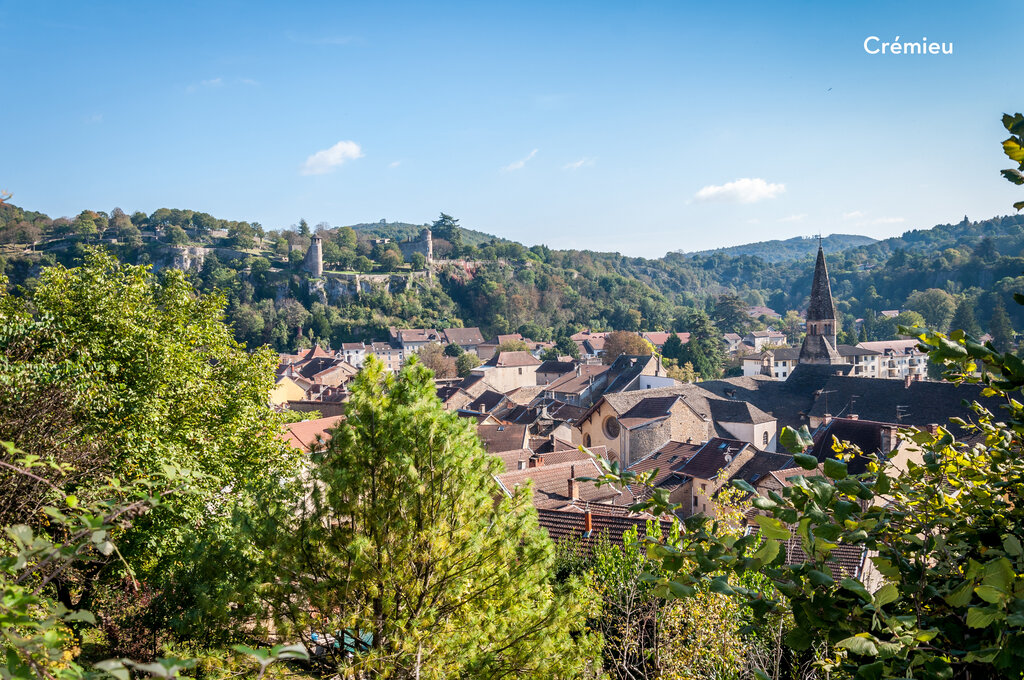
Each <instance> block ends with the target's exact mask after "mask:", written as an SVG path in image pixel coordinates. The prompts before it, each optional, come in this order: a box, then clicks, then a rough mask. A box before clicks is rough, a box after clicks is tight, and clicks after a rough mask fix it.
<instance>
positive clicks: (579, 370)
mask: <svg viewBox="0 0 1024 680" xmlns="http://www.w3.org/2000/svg"><path fill="white" fill-rule="evenodd" d="M582 372H583V367H582V366H581V365H580V364H576V377H577V378H578V377H580V375H581V374H582Z"/></svg>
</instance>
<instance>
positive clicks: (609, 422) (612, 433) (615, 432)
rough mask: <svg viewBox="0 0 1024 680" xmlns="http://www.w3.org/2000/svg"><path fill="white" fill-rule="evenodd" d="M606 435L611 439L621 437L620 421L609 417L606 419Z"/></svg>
mask: <svg viewBox="0 0 1024 680" xmlns="http://www.w3.org/2000/svg"><path fill="white" fill-rule="evenodd" d="M604 433H605V435H606V436H607V437H608V438H609V439H615V438H616V437H618V436H619V421H617V420H615V416H608V417H607V418H605V419H604Z"/></svg>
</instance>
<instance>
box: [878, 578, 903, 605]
mask: <svg viewBox="0 0 1024 680" xmlns="http://www.w3.org/2000/svg"><path fill="white" fill-rule="evenodd" d="M898 599H900V591H899V589H898V588H896V584H894V583H886V584H885V585H884V586H882V587H881V588H879V589H878V590H877V591H876V592H875V597H874V600H875V606H876V607H884V606H885V605H887V604H889V603H890V602H895V601H896V600H898Z"/></svg>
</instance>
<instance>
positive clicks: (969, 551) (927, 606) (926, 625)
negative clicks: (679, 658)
mask: <svg viewBox="0 0 1024 680" xmlns="http://www.w3.org/2000/svg"><path fill="white" fill-rule="evenodd" d="M921 339H922V342H923V344H925V345H926V346H928V347H929V348H930V351H929V359H930V360H931V361H933V362H935V363H941V364H944V365H945V366H946V369H947V370H946V377H947V378H948V379H950V380H952V381H953V382H956V383H961V382H982V383H983V384H984V385H985V388H986V391H987V392H989V393H991V394H992V395H994V396H997V397H1001V398H1005V399H1006V401H1007V404H1006V406H1005V410H1004V409H1000V413H998V414H995V415H994V414H993V413H991V412H989V411H988V410H986V409H985V408H984V407H982V406H980V405H979V404H977V403H975V404H974V405H973V410H974V412H975V418H974V419H973V420H974V423H972V424H966V423H964V421H958V422H954V423H952V424H951V426H950V427H940V428H938V429H937V431H936V432H934V433H933V432H929V431H911V432H907V433H905V434H904V437H906V438H908V439H909V440H910V442H912V443H913V444H914V445H916V446H917V447H920V449H921V451H922V459H923V464H920V465H917V464H913V463H911V464H910V465H909V466H908V467H907V468H906V469H905V470H903V469H899V468H896V467H895V466H894V465H893V464H892V463H891V462H888V461H886V459H885V458H884V457H877V456H874V455H871V456H868V460H867V461H866V462H867V469H866V470H865V471H864V472H863V473H858V474H853V473H851V472H850V470H849V466H848V464H847V461H849V460H851V459H854V458H856V457H863V456H864V455H865V454H864V453H863V452H861V451H859V450H858V449H857V448H856V447H854V446H852V445H850V444H849V443H845V442H836V443H835V444H834V446H833V452H834V457H829V458H826V459H825V460H824V461H823V462H819V460H818V458H816V457H814V456H811V455H807V454H806V453H798V454H796V455H795V456H794V460H795V462H796V464H797V465H799V466H800V467H802V468H804V469H805V470H808V471H813V473H809V474H811V475H812V476H808V477H797V478H795V479H794V480H793V481H794V484H793V485H792V486H791V487H788V488H784V489H782V490H781V492H780V493H772V494H769V496H768V497H764V496H758V495H757V493H756V491H755V490H754V488H753V487H752V486H751V485H750V484H749V483H747V482H746V481H742V480H740V481H734V482H733V483H732V485H733V486H734V487H735V488H736V489H737V490H740V491H742V492H744V493H748V494H752V495H753V498H754V501H753V505H754V506H755V508H757V509H758V510H759V511H760V514H756V515H754V519H755V520H756V523H757V524H758V525H759V527H760V535H754V534H752V535H749V536H744V537H742V538H740V539H739V540H736V538H735V537H734V536H733V537H729V539H728V540H725V538H723V537H722V536H721V535H720V534H719V531H718V529H717V527H716V526H715V525H713V524H711V523H710V522H709V521H708V520H706V519H703V518H696V519H691V520H688V521H687V526H686V529H687V530H686V532H685V533H684V534H682V536H683V537H684V539H683V542H682V545H680V546H678V547H677V548H676V549H675V550H672V551H667V550H665V551H658V550H657V549H655V551H654V553H655V554H660V555H664V557H663V558H662V561H661V565H662V567H663V568H665V569H666V572H667V576H666V578H664V579H662V580H661V581H660V583H659V586H660V587H661V591H660V592H662V593H664V594H665V595H666V596H669V597H680V598H687V597H690V596H691V595H692V594H693V593H695V592H696V591H697V588H699V587H703V586H707V587H710V588H711V589H712V590H713V591H714V592H718V593H723V594H728V595H732V596H734V597H736V598H738V599H739V600H740V601H743V602H745V603H747V604H748V605H749V606H750V607H751V608H752V609H753V611H754V613H755V615H757V616H763V615H765V614H767V613H769V612H772V611H776V612H786V611H788V612H790V613H791V614H792V615H793V617H794V622H795V624H796V627H795V628H794V629H793V630H792V631H791V632H790V633H789V634H788V635H787V636H786V644H787V645H788V646H789V647H790V648H792V649H794V650H797V651H801V650H809V649H811V648H814V647H818V648H821V649H824V650H825V653H826V657H829V658H831V661H829V667H830V668H831V670H832V671H834V672H836V673H843V674H844V676H848V677H857V678H883V677H885V678H890V677H916V678H923V679H928V680H938V679H940V678H969V677H996V678H1018V677H1019V674H1020V668H1021V667H1022V665H1024V646H1022V645H1021V644H1020V642H1019V641H1020V640H1021V638H1022V636H1024V618H1022V617H1021V616H1019V614H1018V611H1017V607H1018V606H1019V605H1018V604H1017V600H1018V598H1017V595H1018V593H1019V592H1020V588H1021V587H1022V576H1021V574H1022V573H1024V548H1022V547H1021V541H1020V538H1019V534H1020V531H1019V529H1018V527H1020V526H1021V525H1024V485H1022V484H1021V483H1020V482H1019V480H1020V479H1022V478H1024V441H1022V439H1021V435H1020V433H1021V432H1022V431H1024V405H1022V403H1021V401H1020V400H1019V399H1015V398H1011V397H1013V396H1014V395H1015V393H1017V392H1020V391H1021V390H1022V388H1024V368H1022V367H1021V362H1020V359H1019V358H1018V357H1016V356H1015V355H1012V354H1009V353H1007V354H1002V353H999V352H996V351H993V350H992V349H991V348H990V347H988V346H985V345H982V344H980V343H978V342H976V341H975V340H973V339H971V338H968V337H966V336H964V334H963V333H962V332H959V331H954V332H953V333H951V334H949V335H945V334H942V333H938V332H934V331H925V332H923V333H922V334H921ZM958 428H959V429H958ZM961 431H962V432H963V433H964V434H965V435H968V436H969V437H970V439H971V441H970V442H964V441H957V437H956V434H957V433H958V432H961ZM781 440H782V443H783V445H784V446H785V447H786V448H787V449H788V450H790V451H803V450H806V449H807V448H808V447H809V446H810V445H811V444H812V438H811V436H810V433H809V432H808V431H807V429H806V427H804V428H802V429H801V430H800V431H793V430H791V429H789V428H785V429H784V430H783V433H782V436H781ZM974 442H979V443H974ZM648 477H649V476H648ZM608 478H609V479H615V480H618V481H619V482H629V483H634V484H635V483H637V482H638V481H640V482H641V483H649V481H650V480H649V478H648V479H640V478H638V477H636V476H635V475H631V474H628V473H627V474H625V475H623V474H621V473H618V471H616V470H613V471H612V473H611V474H610V475H609V476H608ZM666 501H667V498H665V497H662V498H661V499H654V500H653V502H649V503H645V504H644V505H645V506H646V507H647V508H648V509H650V510H654V511H656V512H657V511H662V510H670V509H671V504H670V503H667V502H666ZM790 538H798V539H799V540H800V542H801V544H802V546H803V550H804V553H805V554H806V555H807V557H806V560H805V561H796V562H794V563H791V564H787V561H788V560H786V559H785V554H784V551H782V550H781V543H780V542H781V541H785V540H788V539H790ZM839 545H853V546H860V547H861V548H863V549H864V550H865V551H866V552H867V554H868V555H869V556H870V557H869V558H868V559H870V560H871V563H872V564H873V565H874V567H875V568H876V569H877V570H878V572H879V573H880V574H881V575H882V577H884V581H883V582H882V583H881V584H878V585H877V586H876V589H875V590H874V592H871V591H870V590H869V588H868V587H867V584H866V583H865V582H864V580H863V579H862V578H857V577H854V576H847V577H845V578H842V579H838V578H835V577H833V576H832V575H831V574H833V573H834V572H832V571H831V570H830V569H829V560H830V559H831V558H832V553H833V551H834V550H835V549H836V547H837V546H839ZM712 555H713V556H715V557H713V558H709V557H708V556H712ZM687 558H691V559H693V560H694V561H693V562H690V563H687V562H686V559H687ZM752 572H756V573H759V574H763V575H764V576H766V577H767V578H769V579H770V580H771V582H772V583H773V584H774V586H775V587H776V588H777V589H778V591H779V593H780V594H781V595H782V596H784V597H775V596H773V597H765V596H764V593H762V592H752V591H751V590H750V589H748V588H741V587H736V584H735V582H730V579H731V578H732V577H733V576H734V575H742V574H747V573H752Z"/></svg>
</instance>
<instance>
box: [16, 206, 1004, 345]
mask: <svg viewBox="0 0 1024 680" xmlns="http://www.w3.org/2000/svg"><path fill="white" fill-rule="evenodd" d="M357 226H358V229H356V228H352V227H341V228H333V227H330V226H329V225H325V224H322V225H318V226H317V227H316V229H317V230H318V231H319V233H320V234H321V236H322V237H323V255H324V264H325V270H326V271H327V272H330V275H331V276H334V277H341V278H340V279H338V280H339V281H344V280H345V279H344V277H346V276H348V277H352V276H353V275H354V274H356V273H374V274H379V275H382V276H378V277H376V278H375V279H373V281H375V282H377V283H375V284H373V287H372V289H371V288H366V287H365V286H363V288H361V289H360V292H358V293H355V292H354V291H355V286H354V284H352V283H351V279H349V281H350V283H348V284H344V285H343V286H338V285H334V287H333V288H331V289H330V290H329V291H327V290H326V289H325V288H323V287H321V288H320V289H318V288H317V287H316V286H315V285H313V284H312V282H311V281H310V277H309V275H308V274H307V273H305V272H304V271H303V269H302V259H303V256H304V254H305V252H306V249H307V248H308V246H309V243H310V237H311V234H312V230H311V228H310V226H309V225H308V224H306V223H305V222H300V223H299V225H298V226H297V227H296V228H294V229H292V228H289V229H282V230H266V229H265V228H264V227H262V226H261V225H259V224H258V223H248V222H244V221H231V220H224V219H220V218H216V217H214V216H212V215H209V214H206V213H201V212H194V211H191V210H184V209H166V208H161V209H160V210H157V211H155V212H154V213H153V214H151V215H146V214H145V213H141V212H137V213H134V214H132V215H130V216H129V215H127V214H126V213H124V212H123V211H121V210H119V209H114V210H112V211H111V212H110V213H106V212H103V211H92V210H84V211H82V212H81V213H80V214H79V215H77V216H75V217H71V218H57V219H51V218H49V217H47V216H46V215H43V214H41V213H38V212H30V211H25V210H22V209H21V208H19V207H16V206H12V205H2V206H0V255H2V257H3V261H2V263H0V264H2V268H3V271H4V272H5V273H6V274H7V276H8V280H9V285H10V287H11V289H12V290H16V287H17V286H18V285H22V284H26V283H29V284H31V280H32V279H33V278H34V277H36V276H37V275H38V272H39V267H40V266H41V265H42V266H45V265H48V264H55V263H61V264H65V265H74V264H77V263H78V262H80V261H81V258H82V256H83V254H84V252H85V249H86V248H88V247H102V248H106V249H108V250H110V251H111V252H113V253H115V254H116V255H117V256H118V257H119V258H121V259H122V260H123V261H126V262H133V263H140V262H141V263H153V264H154V265H155V266H157V267H166V266H188V267H189V268H190V269H189V272H190V273H189V276H190V277H191V279H192V280H193V282H194V284H195V286H196V288H197V289H199V290H203V291H210V290H215V289H216V290H219V291H221V292H222V293H223V294H224V296H225V297H226V300H227V309H226V313H227V317H228V319H229V320H230V321H231V322H232V323H233V324H234V326H235V329H236V333H237V335H238V337H239V339H240V340H242V341H243V342H245V343H246V344H248V345H249V346H253V347H254V346H258V345H260V344H263V343H270V344H271V345H273V346H274V347H275V348H277V349H279V350H282V351H284V350H289V349H293V348H295V347H296V346H297V345H299V344H302V343H308V342H309V339H310V337H311V336H312V337H315V338H317V339H320V340H324V341H327V342H330V343H331V344H332V346H336V345H337V343H339V342H343V341H351V340H368V339H374V338H381V337H385V336H386V334H387V328H388V327H389V326H406V327H436V328H445V327H452V326H459V325H466V326H479V327H480V328H481V329H482V330H483V332H484V334H485V335H487V336H488V337H493V336H494V334H496V333H509V332H520V333H522V334H523V335H526V336H529V337H532V338H534V339H536V340H547V339H553V338H556V337H558V336H560V335H563V334H567V333H572V332H575V331H576V330H579V329H581V328H585V327H589V328H592V329H595V330H608V329H620V330H636V331H640V330H676V331H689V330H690V325H692V324H693V323H694V321H693V319H694V316H693V314H694V312H695V311H699V312H702V313H706V314H707V315H708V316H709V317H710V318H711V320H712V321H714V322H715V323H716V324H717V326H718V327H717V329H716V332H733V331H735V332H744V331H746V330H750V329H751V328H755V327H762V326H764V325H772V326H775V327H780V328H782V329H783V330H786V331H787V332H789V333H790V335H791V336H793V337H794V340H797V339H798V335H799V318H798V313H799V312H800V311H801V310H802V309H803V308H804V307H805V306H806V300H807V295H808V293H809V289H810V283H811V276H812V270H813V257H812V254H811V252H813V249H812V251H810V252H808V253H807V254H806V255H804V256H803V257H801V258H799V259H794V260H788V261H778V262H769V261H766V260H765V259H764V258H762V257H759V256H755V255H751V254H734V253H733V252H731V251H730V250H729V249H723V250H718V251H712V252H708V253H693V254H683V253H669V254H667V255H666V256H665V257H662V258H658V259H646V258H639V257H626V256H623V255H620V254H618V253H602V252H594V251H586V250H552V249H550V248H548V247H546V246H543V245H537V246H532V247H530V248H527V247H526V246H523V245H521V244H518V243H514V242H511V241H503V240H499V239H495V238H491V237H488V236H487V235H486V234H482V233H481V232H474V231H471V230H467V229H464V228H462V227H460V226H459V225H458V223H457V220H455V219H453V218H451V217H449V216H446V215H442V217H441V219H439V220H436V221H435V222H433V223H432V224H431V227H432V229H433V233H434V253H435V256H436V257H437V258H438V260H439V261H438V262H437V263H435V266H434V267H433V268H432V269H433V271H432V276H431V277H429V278H428V277H425V276H422V274H421V272H422V270H423V269H424V268H425V267H426V263H425V260H424V258H423V256H422V255H420V254H419V253H412V254H410V255H409V256H408V258H406V257H404V256H403V254H402V253H401V252H400V249H399V248H398V246H397V244H396V243H395V242H394V241H401V240H405V239H407V238H410V237H415V236H418V235H419V232H420V231H421V230H422V225H412V224H406V223H384V224H380V223H377V224H375V225H374V224H369V225H357ZM377 236H386V237H388V238H391V239H393V240H392V242H391V243H387V244H385V243H380V242H377V243H374V241H373V239H374V237H377ZM484 239H486V240H484ZM812 245H813V244H812ZM456 261H458V262H456ZM465 261H473V262H475V263H476V264H473V265H465V264H464V262H465ZM828 265H829V272H830V274H831V278H832V290H833V293H834V295H835V298H836V307H837V310H838V312H839V314H840V317H841V319H840V324H841V327H842V328H843V329H844V331H843V333H844V335H843V341H845V342H855V341H856V340H858V339H862V338H860V337H854V336H853V333H852V331H853V329H854V328H855V323H854V322H855V320H857V319H864V320H865V322H864V324H863V326H864V328H865V331H864V333H865V335H864V337H865V338H866V339H885V338H888V337H891V336H893V335H894V334H895V329H896V323H905V324H906V325H912V324H913V323H915V322H922V323H925V322H926V323H928V324H929V325H932V326H933V327H939V328H945V327H947V326H948V325H949V324H950V323H951V322H952V319H953V315H954V312H956V313H957V315H958V316H957V318H958V319H961V321H962V318H963V314H966V313H967V312H968V311H969V312H971V314H972V316H973V318H972V319H968V320H967V321H966V322H964V323H966V324H967V325H969V326H970V327H971V328H972V330H975V331H976V332H978V333H981V332H992V331H994V330H997V329H998V328H1002V329H1003V332H1002V335H1003V336H1005V335H1006V332H1005V331H1006V326H1007V324H1008V323H1012V324H1013V325H1014V326H1016V327H1018V328H1021V327H1024V307H1021V306H1019V305H1016V304H1014V303H1013V301H1012V294H1013V293H1018V292H1019V293H1024V276H1022V274H1024V215H1021V216H1007V217H997V218H992V219H989V220H983V221H980V222H971V221H969V220H964V221H961V222H960V223H958V224H947V225H940V226H937V227H935V228H932V229H924V230H915V231H909V232H907V233H905V234H903V235H901V236H899V237H894V238H890V239H885V240H882V241H877V242H873V243H869V244H866V245H859V246H854V247H849V248H845V249H843V250H840V251H836V252H832V253H830V254H829V257H828ZM345 286H347V288H345ZM345 290H347V291H348V292H345ZM321 291H323V292H321ZM325 292H326V293H329V294H326V295H325ZM1004 304H1005V307H1006V310H1007V311H1008V312H1009V314H1010V320H1009V321H1008V322H1006V323H1004V322H1003V320H1004V319H1005V315H1004V314H1003V312H1002V311H1001V309H1002V306H1003V305H1004ZM751 306H766V307H769V308H771V309H773V310H775V311H776V312H777V313H778V315H779V316H780V317H783V319H781V320H780V319H778V318H774V319H773V318H767V317H765V318H760V319H751V318H750V317H749V316H747V314H746V310H747V308H748V307H751ZM958 308H960V310H961V311H962V312H963V313H961V311H958ZM885 310H898V311H904V312H905V313H904V315H903V316H901V317H900V318H899V319H898V320H897V321H893V320H892V319H888V318H886V317H883V316H882V315H880V312H882V311H885ZM964 310H966V311H964ZM790 311H792V312H793V313H792V314H787V313H788V312H790ZM958 323H959V322H958ZM993 334H994V333H993Z"/></svg>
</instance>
